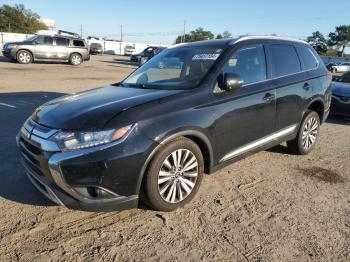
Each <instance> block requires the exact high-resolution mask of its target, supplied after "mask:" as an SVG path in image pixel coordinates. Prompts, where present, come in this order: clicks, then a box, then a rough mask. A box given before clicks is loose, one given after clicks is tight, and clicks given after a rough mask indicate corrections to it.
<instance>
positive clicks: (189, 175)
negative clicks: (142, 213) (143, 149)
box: [142, 137, 204, 212]
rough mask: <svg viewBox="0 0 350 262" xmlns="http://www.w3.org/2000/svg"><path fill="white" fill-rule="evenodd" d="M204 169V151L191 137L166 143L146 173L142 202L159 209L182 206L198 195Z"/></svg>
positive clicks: (165, 209) (168, 209)
mask: <svg viewBox="0 0 350 262" xmlns="http://www.w3.org/2000/svg"><path fill="white" fill-rule="evenodd" d="M175 161H176V162H175ZM178 161H179V162H178ZM174 162H175V163H176V164H175V163H174ZM179 163H180V165H178V164H179ZM185 168H187V169H185ZM203 170H204V160H203V156H202V152H201V150H200V148H199V147H198V145H197V144H195V143H194V142H193V141H192V140H190V139H187V138H184V137H181V138H178V139H175V140H173V141H171V142H169V143H167V144H165V145H164V146H163V147H162V148H161V149H160V150H159V151H158V153H156V155H155V156H154V158H153V159H152V161H151V163H150V165H149V168H148V170H147V172H146V174H145V181H144V182H145V183H144V194H145V196H143V199H142V200H145V201H143V202H144V203H146V204H148V205H150V206H151V207H152V208H154V209H155V210H159V211H167V212H168V211H173V210H175V209H177V208H179V207H182V206H183V205H185V204H186V203H188V202H190V201H191V200H192V199H193V198H194V196H195V195H196V193H197V191H198V189H199V186H200V184H201V182H202V179H203ZM145 198H146V199H145Z"/></svg>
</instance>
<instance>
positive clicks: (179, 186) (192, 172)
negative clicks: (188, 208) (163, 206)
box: [158, 149, 198, 204]
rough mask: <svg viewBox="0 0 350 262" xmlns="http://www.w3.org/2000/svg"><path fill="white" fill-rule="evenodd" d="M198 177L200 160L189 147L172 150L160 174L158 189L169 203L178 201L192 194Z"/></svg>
mask: <svg viewBox="0 0 350 262" xmlns="http://www.w3.org/2000/svg"><path fill="white" fill-rule="evenodd" d="M197 177H198V161H197V158H196V156H195V155H194V154H193V153H192V152H191V151H190V150H188V149H178V150H176V151H174V152H172V153H171V154H170V155H169V156H168V157H167V158H166V159H165V160H164V162H163V164H162V166H161V168H160V171H159V174H158V191H159V194H160V196H161V197H162V199H163V200H165V201H166V202H168V203H172V204H174V203H178V202H181V201H183V200H184V199H185V198H186V197H187V196H189V195H190V193H191V192H192V190H193V188H194V186H195V185H196V182H197Z"/></svg>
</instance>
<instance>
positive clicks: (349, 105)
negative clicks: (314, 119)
mask: <svg viewBox="0 0 350 262" xmlns="http://www.w3.org/2000/svg"><path fill="white" fill-rule="evenodd" d="M331 114H332V115H339V116H345V117H350V99H348V100H343V99H342V98H341V97H337V96H333V97H332V103H331Z"/></svg>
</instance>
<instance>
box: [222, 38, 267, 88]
mask: <svg viewBox="0 0 350 262" xmlns="http://www.w3.org/2000/svg"><path fill="white" fill-rule="evenodd" d="M224 72H225V73H235V74H238V75H240V77H241V79H242V80H243V84H244V85H247V84H252V83H256V82H259V81H263V80H265V79H266V62H265V52H264V47H263V46H262V45H260V44H258V45H249V46H245V47H242V48H241V49H238V50H237V51H235V52H234V53H233V54H232V55H231V57H230V58H229V59H228V61H227V62H226V64H225V66H224Z"/></svg>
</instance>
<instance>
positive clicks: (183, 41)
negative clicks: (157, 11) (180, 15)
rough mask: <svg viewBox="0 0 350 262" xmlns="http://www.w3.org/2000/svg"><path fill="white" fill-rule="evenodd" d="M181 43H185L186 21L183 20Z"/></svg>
mask: <svg viewBox="0 0 350 262" xmlns="http://www.w3.org/2000/svg"><path fill="white" fill-rule="evenodd" d="M181 42H182V43H185V42H186V20H184V31H183V39H182V41H181Z"/></svg>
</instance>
